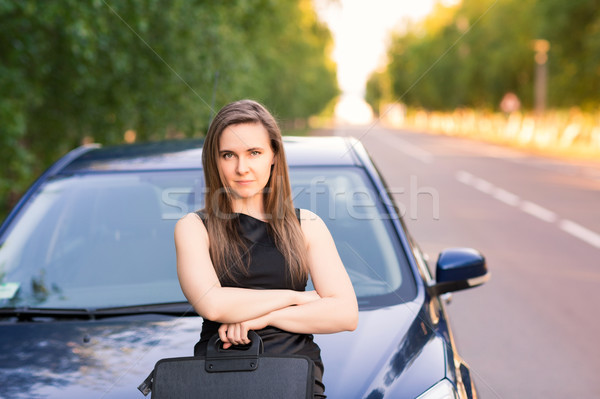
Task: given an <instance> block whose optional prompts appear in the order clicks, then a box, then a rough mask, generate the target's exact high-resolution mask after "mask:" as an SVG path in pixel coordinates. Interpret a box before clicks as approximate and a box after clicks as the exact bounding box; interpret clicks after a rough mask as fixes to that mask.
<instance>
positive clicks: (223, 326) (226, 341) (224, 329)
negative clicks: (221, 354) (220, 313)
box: [218, 324, 231, 349]
mask: <svg viewBox="0 0 600 399" xmlns="http://www.w3.org/2000/svg"><path fill="white" fill-rule="evenodd" d="M228 328H229V325H228V324H221V326H220V327H219V330H218V333H219V338H220V339H221V342H223V349H227V348H229V347H230V346H231V342H229V339H228V338H227V330H228Z"/></svg>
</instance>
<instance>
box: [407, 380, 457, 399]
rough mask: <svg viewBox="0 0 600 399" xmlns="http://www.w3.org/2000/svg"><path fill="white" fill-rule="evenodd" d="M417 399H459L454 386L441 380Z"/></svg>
mask: <svg viewBox="0 0 600 399" xmlns="http://www.w3.org/2000/svg"><path fill="white" fill-rule="evenodd" d="M417 399H459V398H458V394H457V393H456V389H454V385H452V383H451V382H450V381H448V380H447V379H445V378H444V379H443V380H441V381H440V382H438V383H437V384H435V385H434V386H432V387H431V388H429V389H428V390H427V391H425V392H424V393H422V394H421V395H419V396H417Z"/></svg>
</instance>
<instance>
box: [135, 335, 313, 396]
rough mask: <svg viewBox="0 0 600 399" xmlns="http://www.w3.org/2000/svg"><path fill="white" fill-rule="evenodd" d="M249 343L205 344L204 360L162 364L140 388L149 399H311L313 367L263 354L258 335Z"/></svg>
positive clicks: (307, 362)
mask: <svg viewBox="0 0 600 399" xmlns="http://www.w3.org/2000/svg"><path fill="white" fill-rule="evenodd" d="M248 338H250V340H251V341H252V343H251V344H250V345H248V346H246V347H244V348H240V347H231V348H230V349H223V348H222V345H221V344H222V343H221V341H220V339H219V336H218V335H217V334H215V335H214V336H213V337H212V338H211V339H210V340H209V341H208V346H207V348H206V356H205V357H176V358H169V359H161V360H159V361H158V362H156V365H155V366H154V370H153V371H152V373H150V375H149V376H148V378H146V380H145V381H144V382H143V383H142V384H141V385H140V386H139V387H138V389H139V390H140V391H141V392H142V393H143V394H144V395H148V393H149V392H150V391H152V396H151V397H152V399H195V398H227V399H235V398H244V399H253V398H261V399H281V398H286V399H287V398H289V399H296V398H297V399H309V398H310V399H312V398H313V388H314V381H315V379H314V378H315V377H314V371H313V362H312V360H311V359H310V358H309V357H307V356H301V355H265V354H263V343H262V340H261V339H260V336H259V335H258V334H257V333H255V332H254V331H250V332H249V333H248Z"/></svg>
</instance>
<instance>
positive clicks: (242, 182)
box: [235, 180, 254, 185]
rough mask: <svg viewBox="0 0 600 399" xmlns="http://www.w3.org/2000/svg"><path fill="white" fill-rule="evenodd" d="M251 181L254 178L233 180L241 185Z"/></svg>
mask: <svg viewBox="0 0 600 399" xmlns="http://www.w3.org/2000/svg"><path fill="white" fill-rule="evenodd" d="M253 181H254V180H236V181H235V182H236V183H237V184H241V185H247V184H250V183H252V182H253Z"/></svg>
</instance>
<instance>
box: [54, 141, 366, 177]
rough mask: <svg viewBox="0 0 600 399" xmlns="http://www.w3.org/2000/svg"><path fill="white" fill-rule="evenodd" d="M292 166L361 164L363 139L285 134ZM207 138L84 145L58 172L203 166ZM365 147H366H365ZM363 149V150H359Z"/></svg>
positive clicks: (195, 167)
mask: <svg viewBox="0 0 600 399" xmlns="http://www.w3.org/2000/svg"><path fill="white" fill-rule="evenodd" d="M283 142H284V148H285V153H286V158H287V162H288V165H289V166H315V165H322V166H335V165H339V166H350V165H359V164H361V162H360V161H359V158H358V154H357V152H356V150H355V147H356V146H360V143H359V142H358V141H357V140H356V139H353V138H347V137H295V136H284V137H283ZM203 143H204V140H203V139H185V140H168V141H157V142H147V143H136V144H124V145H115V146H107V147H102V146H100V145H98V144H93V145H88V146H84V147H80V148H78V149H77V151H75V150H74V151H75V152H76V153H73V154H70V155H71V156H70V157H69V154H68V155H66V156H65V158H71V159H64V163H63V165H62V167H60V168H59V169H60V170H58V171H56V172H57V173H61V174H63V173H67V174H70V173H81V172H94V171H95V172H101V171H128V170H131V171H134V170H167V169H199V168H202V145H203ZM361 148H362V147H361ZM359 152H360V150H359Z"/></svg>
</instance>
